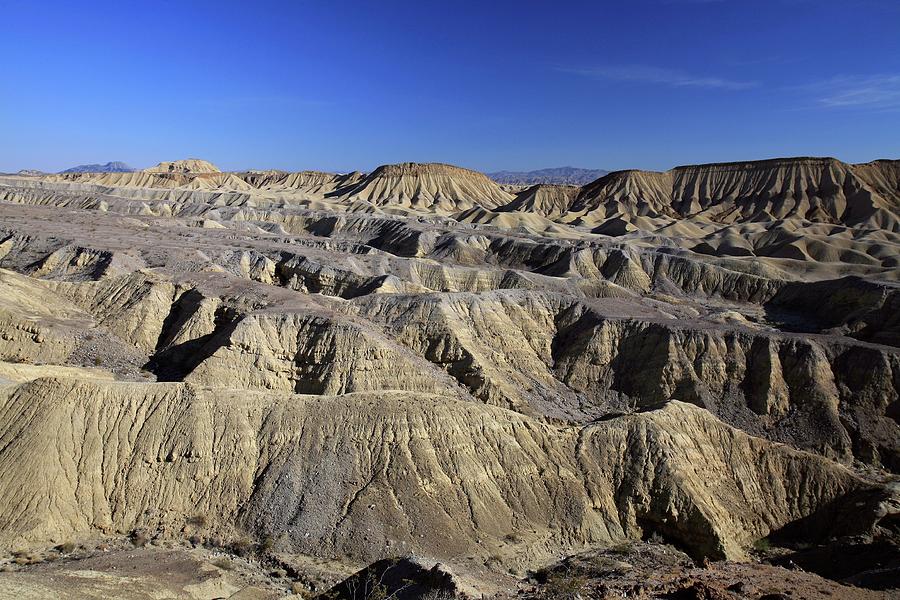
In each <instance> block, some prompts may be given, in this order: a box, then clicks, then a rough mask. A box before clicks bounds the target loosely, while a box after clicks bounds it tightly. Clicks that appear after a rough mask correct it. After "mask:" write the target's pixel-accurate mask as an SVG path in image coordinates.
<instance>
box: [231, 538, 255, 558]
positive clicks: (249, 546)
mask: <svg viewBox="0 0 900 600" xmlns="http://www.w3.org/2000/svg"><path fill="white" fill-rule="evenodd" d="M253 546H254V544H253V542H252V541H251V540H249V539H247V538H241V539H238V540H233V541H232V542H231V551H232V552H234V553H235V554H237V555H238V556H247V555H248V554H250V553H252V552H253Z"/></svg>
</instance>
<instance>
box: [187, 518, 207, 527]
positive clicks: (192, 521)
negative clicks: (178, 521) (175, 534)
mask: <svg viewBox="0 0 900 600" xmlns="http://www.w3.org/2000/svg"><path fill="white" fill-rule="evenodd" d="M185 523H187V524H188V525H190V526H191V527H206V516H205V515H193V516H191V517H188V518H187V519H185Z"/></svg>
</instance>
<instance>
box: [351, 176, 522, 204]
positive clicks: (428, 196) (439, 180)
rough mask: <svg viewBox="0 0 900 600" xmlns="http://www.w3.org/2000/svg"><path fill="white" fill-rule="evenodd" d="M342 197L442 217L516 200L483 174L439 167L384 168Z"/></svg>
mask: <svg viewBox="0 0 900 600" xmlns="http://www.w3.org/2000/svg"><path fill="white" fill-rule="evenodd" d="M341 195H342V196H346V197H347V198H348V199H350V200H356V199H360V200H365V201H366V202H371V203H372V204H374V205H376V206H390V207H398V208H404V207H405V208H411V209H416V210H428V211H432V212H436V213H441V214H449V213H453V212H457V211H460V210H467V209H470V208H472V207H473V206H476V205H478V206H482V207H484V208H497V207H499V206H502V205H504V204H507V203H509V202H510V201H511V200H512V199H513V198H512V196H511V195H509V194H507V193H506V192H504V191H503V190H501V189H500V187H499V186H498V185H497V184H496V183H494V182H493V181H491V180H490V179H488V178H487V176H485V175H484V174H482V173H478V172H476V171H470V170H468V169H463V168H460V167H454V166H452V165H444V164H439V163H402V164H398V165H383V166H381V167H378V168H377V169H375V171H373V172H372V173H371V174H370V175H369V176H367V177H366V178H365V179H363V180H362V181H361V182H359V183H358V184H357V185H355V186H353V187H351V188H349V189H348V190H346V192H344V193H342V194H341Z"/></svg>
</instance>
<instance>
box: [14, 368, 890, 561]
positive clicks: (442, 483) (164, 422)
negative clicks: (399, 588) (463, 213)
mask: <svg viewBox="0 0 900 600" xmlns="http://www.w3.org/2000/svg"><path fill="white" fill-rule="evenodd" d="M0 414H2V415H4V419H5V422H6V423H8V426H7V427H6V428H5V429H4V430H3V432H2V433H0V481H2V486H0V539H2V540H3V541H4V542H5V543H9V542H12V541H16V540H18V541H24V540H52V539H60V538H61V537H64V536H68V535H72V534H74V533H78V532H80V533H85V532H90V531H98V530H99V531H108V532H112V531H129V530H131V529H133V528H136V527H146V528H151V529H154V530H155V529H157V528H163V530H173V531H177V529H178V528H180V527H181V526H182V525H183V524H184V522H185V520H186V519H187V518H188V517H190V516H192V515H197V514H200V515H204V517H205V519H206V522H207V523H208V525H209V527H211V528H212V529H213V530H218V531H221V532H222V533H223V534H229V533H230V534H231V535H237V534H239V531H240V530H239V529H236V528H235V525H237V526H238V527H239V528H246V529H247V530H249V531H251V532H254V533H255V534H256V535H258V536H259V537H260V539H261V538H262V537H264V536H271V537H272V538H273V539H274V540H275V542H274V543H275V544H276V545H277V546H278V547H280V548H282V549H283V550H285V551H288V550H290V551H302V552H306V553H310V554H313V555H318V556H328V555H331V554H332V553H335V552H337V553H347V554H349V555H350V556H353V557H357V558H359V559H378V558H382V557H385V556H390V555H393V554H396V553H397V552H398V551H400V552H415V553H425V554H428V555H431V556H436V557H443V558H451V557H454V556H459V555H463V554H464V553H475V554H476V555H482V556H484V555H486V554H487V553H488V552H491V551H493V550H495V549H498V548H500V547H501V546H503V545H504V542H503V538H504V536H508V535H509V534H511V533H513V532H515V533H516V534H517V535H519V536H520V537H521V540H522V541H521V542H519V543H517V545H516V548H515V549H516V550H518V551H520V552H521V555H520V557H519V561H517V562H519V564H524V565H528V564H534V561H536V560H537V561H541V560H546V559H547V557H548V556H549V555H551V554H552V553H555V552H558V551H559V550H560V549H561V548H572V547H584V546H585V545H587V544H590V543H612V542H616V541H621V540H626V539H637V538H639V537H641V535H642V534H643V532H644V531H645V528H654V529H658V530H661V531H662V532H663V534H664V535H665V536H667V537H668V538H670V539H671V540H673V541H676V542H678V543H681V544H683V545H684V546H685V547H687V548H689V549H690V550H691V551H692V552H693V553H695V554H696V555H698V556H712V557H722V556H728V557H741V556H743V555H744V548H746V546H747V545H748V544H749V543H751V542H752V541H753V540H755V539H757V538H759V537H762V536H764V535H766V534H767V533H768V532H769V531H772V530H775V529H779V528H782V527H783V526H784V525H786V524H788V523H791V522H793V521H796V520H797V519H801V518H806V519H807V522H812V523H815V524H816V525H817V526H818V532H817V535H826V534H839V533H845V534H852V533H864V532H866V531H869V530H870V529H871V528H872V526H873V525H874V524H875V523H876V522H877V521H878V519H879V518H880V517H881V516H883V515H884V514H885V513H886V511H887V512H889V511H893V510H896V507H890V505H888V504H885V502H886V501H888V498H889V495H888V493H887V491H885V490H882V489H880V488H879V487H877V486H871V485H869V484H866V483H864V482H863V481H861V480H860V479H858V478H856V477H855V476H853V475H852V474H851V473H850V472H849V471H847V470H846V469H844V468H842V467H839V466H837V465H835V464H834V463H831V462H830V461H828V460H826V459H823V458H819V457H816V456H813V455H810V454H806V453H803V452H798V451H794V450H790V449H788V448H786V447H784V446H779V445H773V444H771V443H769V442H766V441H763V440H759V439H756V438H751V437H749V436H747V435H746V434H743V433H741V432H739V431H736V430H734V429H731V428H729V427H727V426H725V425H723V424H722V423H720V422H719V421H717V420H715V419H714V418H713V417H711V416H710V415H709V414H708V413H706V412H705V411H703V410H701V409H698V408H696V407H691V406H689V405H684V404H679V403H673V404H671V405H669V406H667V407H666V408H664V409H662V410H658V411H653V412H650V413H646V414H636V415H632V416H629V417H622V418H619V419H614V420H610V421H604V422H600V423H597V424H595V425H592V426H590V427H587V428H584V429H582V430H576V429H566V428H557V427H552V426H548V425H543V424H540V423H538V422H536V421H533V420H530V419H528V418H526V417H522V416H519V415H516V414H515V413H510V412H508V411H503V410H500V409H494V408H490V407H485V406H481V405H477V404H473V403H470V402H458V401H455V400H453V399H450V398H446V397H439V396H429V395H424V394H419V395H410V394H403V393H387V392H386V393H381V394H378V395H356V394H354V395H348V396H339V397H308V396H287V395H275V394H259V393H253V392H247V391H236V390H204V389H201V388H198V387H195V386H191V385H185V384H155V385H147V384H123V383H103V382H98V381H80V380H74V379H68V380H66V379H38V380H35V381H32V382H28V383H24V384H20V385H18V386H16V387H6V388H2V389H0ZM688 439H690V440H692V442H691V443H689V444H686V443H684V441H685V440H688ZM663 457H664V458H663ZM735 465H738V466H737V468H736V467H735ZM26 473H27V474H28V476H26V475H25V474H26ZM847 502H853V503H855V505H856V507H857V508H856V509H855V512H854V516H853V517H852V518H848V519H843V520H841V521H835V520H833V519H832V517H833V515H834V514H835V513H834V511H835V510H837V508H836V507H838V506H840V505H841V504H843V503H847Z"/></svg>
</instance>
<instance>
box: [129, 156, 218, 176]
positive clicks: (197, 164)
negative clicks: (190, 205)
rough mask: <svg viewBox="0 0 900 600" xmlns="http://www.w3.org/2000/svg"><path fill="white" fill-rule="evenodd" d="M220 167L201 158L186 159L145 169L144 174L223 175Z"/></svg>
mask: <svg viewBox="0 0 900 600" xmlns="http://www.w3.org/2000/svg"><path fill="white" fill-rule="evenodd" d="M221 172H222V171H221V170H219V167H217V166H216V165H214V164H212V163H211V162H209V161H205V160H201V159H199V158H186V159H183V160H174V161H168V162H161V163H159V164H158V165H156V166H155V167H150V168H149V169H144V173H221Z"/></svg>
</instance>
